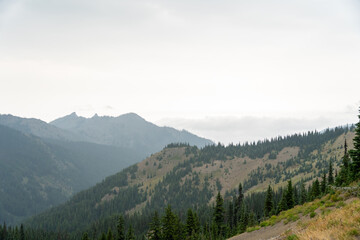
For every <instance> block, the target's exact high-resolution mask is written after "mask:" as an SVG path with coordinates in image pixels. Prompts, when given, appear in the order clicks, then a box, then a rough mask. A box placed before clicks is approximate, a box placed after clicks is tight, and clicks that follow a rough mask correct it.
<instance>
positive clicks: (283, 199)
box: [277, 190, 289, 213]
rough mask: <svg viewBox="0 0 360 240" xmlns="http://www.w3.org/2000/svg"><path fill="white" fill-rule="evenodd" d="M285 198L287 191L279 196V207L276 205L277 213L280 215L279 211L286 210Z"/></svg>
mask: <svg viewBox="0 0 360 240" xmlns="http://www.w3.org/2000/svg"><path fill="white" fill-rule="evenodd" d="M286 196H287V191H286V190H285V191H284V192H283V193H282V195H281V200H280V202H279V205H278V211H277V212H278V213H280V212H281V211H285V210H288V209H289V208H288V205H287V199H286Z"/></svg>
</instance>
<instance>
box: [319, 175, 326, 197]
mask: <svg viewBox="0 0 360 240" xmlns="http://www.w3.org/2000/svg"><path fill="white" fill-rule="evenodd" d="M320 191H321V193H322V194H325V193H326V173H325V172H324V173H323V177H322V180H321V184H320Z"/></svg>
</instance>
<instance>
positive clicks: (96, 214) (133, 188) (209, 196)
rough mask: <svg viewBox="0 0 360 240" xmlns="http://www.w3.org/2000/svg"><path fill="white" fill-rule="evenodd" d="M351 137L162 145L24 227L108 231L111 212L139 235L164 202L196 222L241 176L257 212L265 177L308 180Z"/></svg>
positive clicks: (276, 181)
mask: <svg viewBox="0 0 360 240" xmlns="http://www.w3.org/2000/svg"><path fill="white" fill-rule="evenodd" d="M353 136H354V133H353V131H352V130H349V129H348V128H346V127H344V128H342V127H341V128H335V129H327V130H325V131H322V132H308V133H306V134H295V135H291V136H286V137H277V138H274V139H271V140H265V141H259V142H257V143H245V144H241V145H230V146H227V147H225V146H223V145H220V144H219V145H211V146H206V147H204V148H202V149H198V148H197V147H191V146H188V145H181V144H170V145H169V146H168V147H166V148H165V149H163V150H162V151H161V152H159V153H156V154H153V155H152V156H151V157H149V158H147V159H145V160H144V161H142V162H141V163H138V164H136V165H133V166H131V167H129V168H127V169H125V170H123V171H122V172H119V173H117V174H115V175H113V176H110V177H108V178H106V179H105V180H104V181H103V182H101V183H99V184H97V185H96V186H95V187H93V188H90V189H88V190H85V191H83V192H81V193H79V194H77V195H75V196H74V197H73V198H72V199H71V200H70V201H68V202H67V203H65V204H63V205H61V206H59V207H56V208H52V209H50V210H48V211H46V212H45V213H43V214H40V215H38V216H36V217H34V218H32V219H30V220H28V221H27V226H31V227H35V228H39V227H40V228H43V229H46V230H49V231H56V232H58V231H60V232H69V233H73V234H75V235H74V236H76V234H79V235H80V234H81V233H82V232H83V231H85V230H87V231H89V232H92V234H95V235H97V234H99V233H100V232H104V231H105V232H106V231H107V230H108V229H109V228H110V229H113V231H116V221H114V217H116V216H117V215H118V214H124V215H125V217H126V222H127V224H130V223H131V224H132V225H133V226H134V228H135V232H136V234H138V235H139V236H141V234H144V233H146V231H147V230H148V224H149V222H150V221H151V218H152V216H153V213H154V211H158V212H160V213H161V212H162V211H163V210H164V209H165V207H166V206H167V205H168V204H170V205H171V207H172V209H173V211H175V212H178V213H180V216H182V218H184V217H185V214H184V210H185V209H188V208H192V209H194V210H196V211H197V212H198V213H199V218H200V222H202V223H204V222H206V221H207V220H208V219H209V218H211V214H212V213H211V211H212V210H211V209H209V206H211V204H214V202H215V196H216V194H217V192H220V193H221V194H222V195H223V196H224V198H225V200H226V199H227V200H229V199H232V198H233V197H235V196H236V194H237V192H236V188H237V186H238V185H239V183H243V186H244V189H245V190H246V195H247V196H248V198H247V200H246V201H248V206H249V207H250V208H251V211H252V212H253V214H254V216H258V217H261V216H262V214H263V204H264V203H263V202H262V203H257V202H256V201H255V200H256V199H260V197H257V196H258V193H256V192H259V191H260V193H259V194H263V191H264V190H265V189H266V187H267V186H268V184H270V183H271V184H272V185H273V186H274V189H278V190H279V191H281V189H282V188H281V187H282V186H285V184H286V182H287V181H288V180H290V179H292V180H293V183H294V184H297V183H298V182H299V181H300V180H301V179H303V180H304V181H305V182H311V181H312V180H313V179H314V178H315V177H320V176H321V175H322V174H323V173H324V172H325V170H326V169H328V164H329V161H330V160H331V161H332V162H333V164H334V165H335V168H337V165H338V164H339V163H340V159H341V157H342V155H343V143H344V139H347V141H348V143H349V145H350V146H351V144H352V141H351V140H352V139H353ZM259 196H260V195H259ZM262 196H264V195H262ZM277 196H281V192H278V195H277ZM262 198H263V197H262ZM278 200H279V199H278ZM209 204H210V205H209ZM259 206H260V207H259ZM79 235H78V236H79ZM75 238H76V237H75Z"/></svg>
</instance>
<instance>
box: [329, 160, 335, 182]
mask: <svg viewBox="0 0 360 240" xmlns="http://www.w3.org/2000/svg"><path fill="white" fill-rule="evenodd" d="M333 171H334V170H333V164H332V160H331V159H330V161H329V176H328V183H329V185H333V184H334V173H333Z"/></svg>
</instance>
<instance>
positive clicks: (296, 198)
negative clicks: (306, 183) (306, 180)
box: [294, 186, 299, 206]
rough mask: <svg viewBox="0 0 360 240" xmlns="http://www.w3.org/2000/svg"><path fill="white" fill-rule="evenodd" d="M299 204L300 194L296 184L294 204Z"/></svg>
mask: <svg viewBox="0 0 360 240" xmlns="http://www.w3.org/2000/svg"><path fill="white" fill-rule="evenodd" d="M298 204H299V194H298V189H297V187H296V186H294V206H296V205H298Z"/></svg>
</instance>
